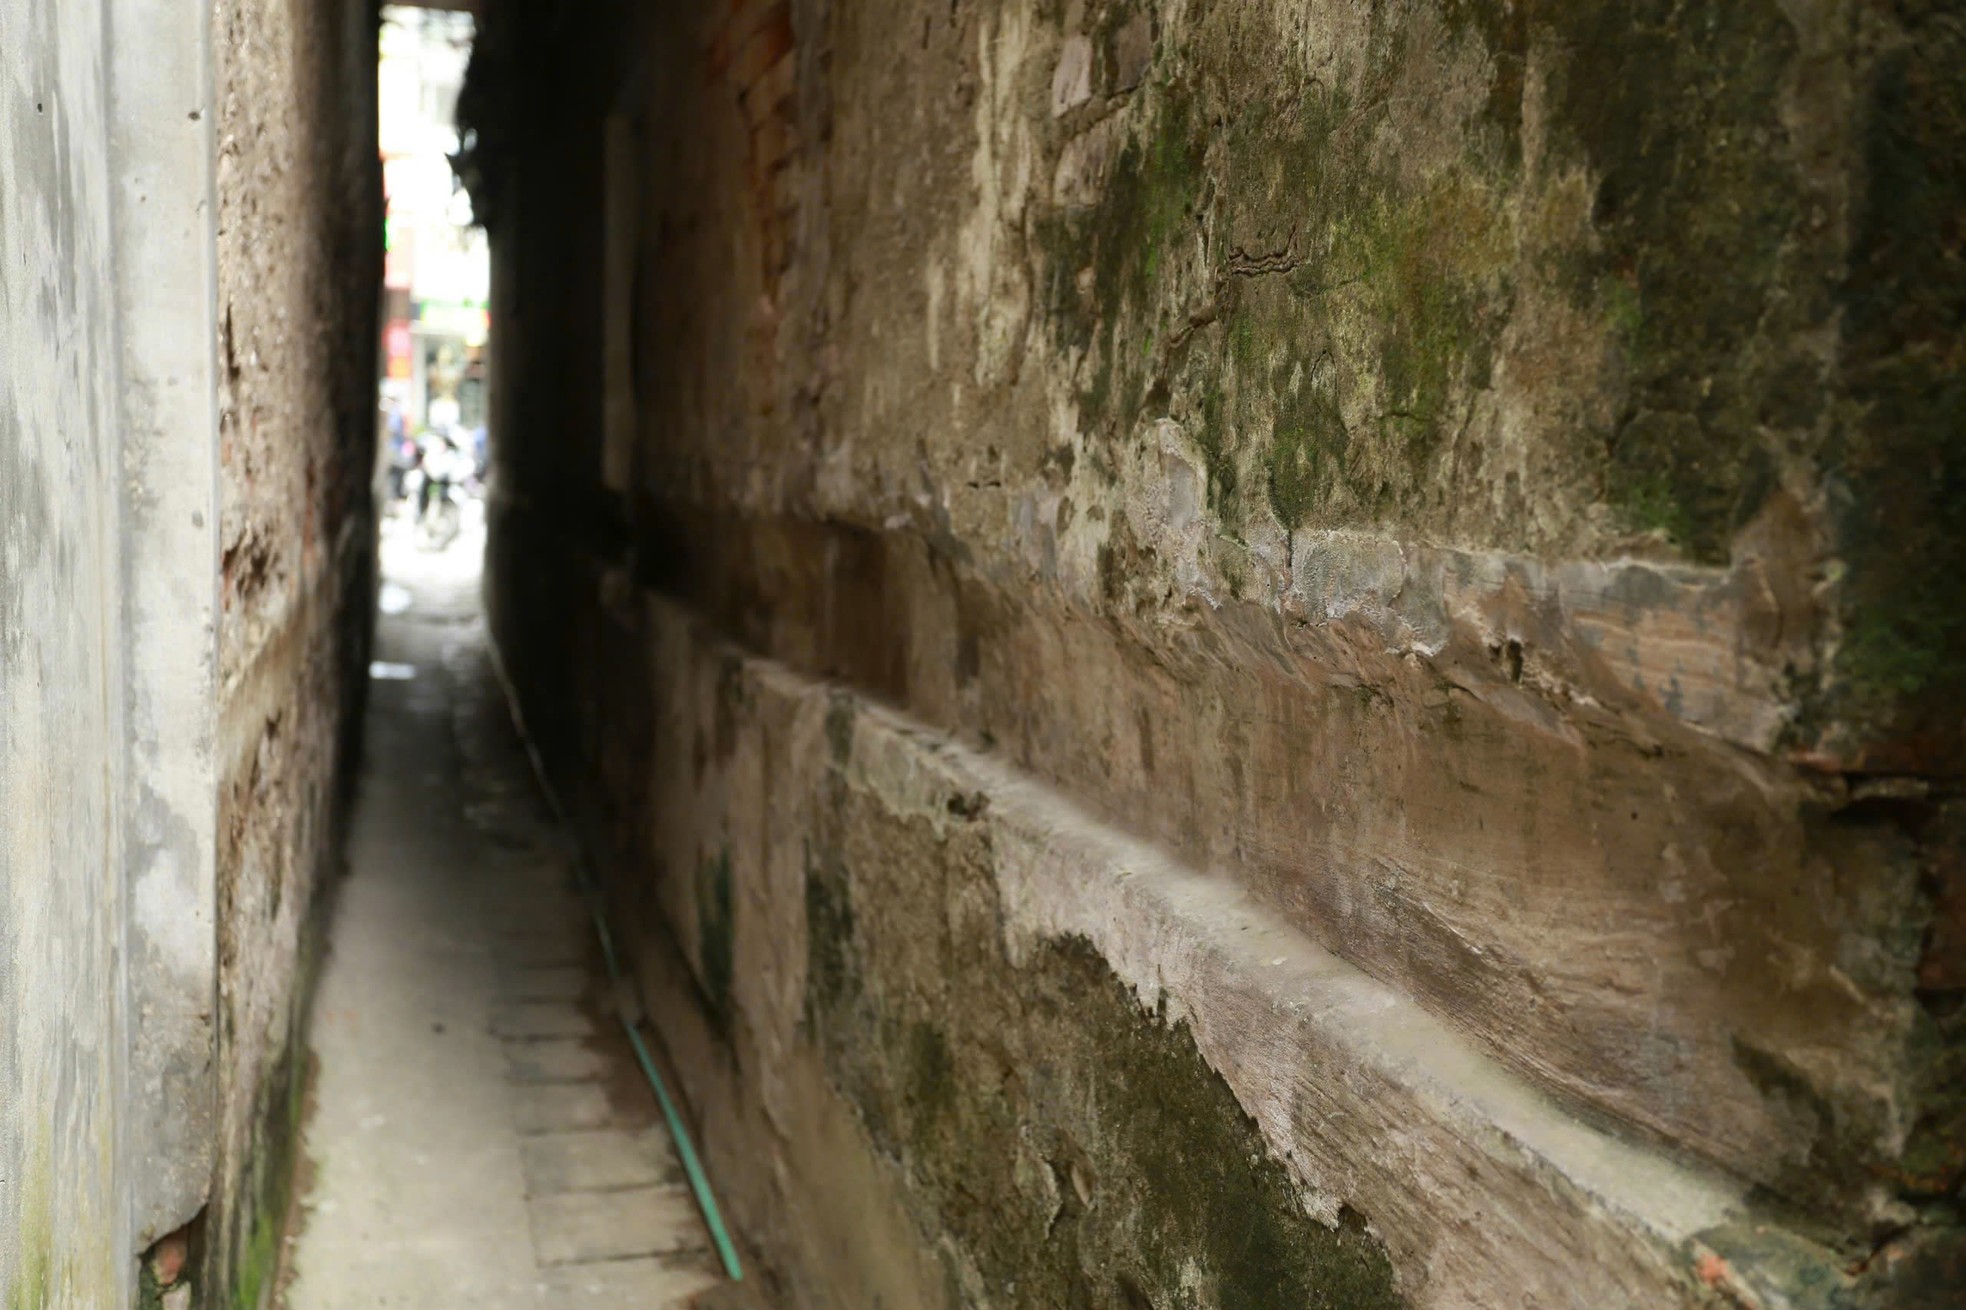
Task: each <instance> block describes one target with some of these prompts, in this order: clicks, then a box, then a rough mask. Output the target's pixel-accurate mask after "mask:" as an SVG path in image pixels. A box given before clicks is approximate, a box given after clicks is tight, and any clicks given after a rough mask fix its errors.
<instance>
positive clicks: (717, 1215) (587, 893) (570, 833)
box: [485, 633, 744, 1282]
mask: <svg viewBox="0 0 1966 1310" xmlns="http://www.w3.org/2000/svg"><path fill="white" fill-rule="evenodd" d="M485 649H486V651H487V652H489V654H490V655H491V664H492V671H493V672H494V673H495V674H496V675H497V677H498V685H499V688H500V690H501V691H503V693H504V695H505V708H506V711H507V712H508V713H509V714H511V716H512V727H513V729H514V730H515V731H517V732H518V734H519V741H520V743H521V744H523V745H524V746H525V748H526V759H527V760H528V761H530V762H531V764H532V772H533V777H534V778H536V779H537V780H538V782H539V790H540V793H541V794H542V795H544V796H545V797H546V804H547V805H548V806H549V807H550V808H551V809H552V811H553V817H554V819H555V820H556V821H557V822H558V823H559V825H560V828H561V830H562V831H563V832H564V833H565V834H566V836H567V839H568V840H569V841H570V842H572V844H573V848H574V851H575V856H574V871H575V875H576V876H577V877H578V878H579V880H580V894H581V896H582V898H583V899H585V900H586V902H587V912H588V914H589V915H591V916H592V917H593V920H594V932H595V934H596V935H597V936H598V937H599V938H600V939H601V958H602V959H603V960H604V961H605V962H606V964H607V969H608V983H609V990H610V991H612V992H613V994H614V1009H615V1014H616V1016H617V1017H618V1018H619V1019H620V1020H621V1027H622V1030H623V1031H624V1032H626V1033H627V1034H628V1041H629V1044H630V1045H632V1046H633V1047H634V1048H635V1059H636V1061H637V1062H638V1063H639V1064H640V1065H641V1066H642V1072H643V1073H644V1074H646V1075H647V1076H648V1080H649V1086H650V1087H651V1088H653V1089H654V1090H655V1099H656V1101H657V1103H659V1104H660V1105H661V1106H662V1117H663V1119H664V1120H666V1121H667V1122H668V1125H669V1137H670V1140H672V1141H673V1142H675V1144H676V1155H677V1157H678V1158H679V1159H681V1160H682V1162H683V1173H684V1174H685V1175H687V1176H688V1178H689V1189H690V1191H691V1192H692V1193H694V1194H695V1196H696V1205H697V1208H698V1209H699V1210H701V1211H702V1212H703V1223H704V1226H705V1227H707V1228H708V1229H709V1230H710V1240H711V1241H712V1242H714V1243H716V1246H717V1255H718V1257H719V1258H720V1259H721V1260H722V1261H723V1264H724V1272H725V1273H726V1274H728V1275H729V1276H730V1279H731V1281H732V1282H741V1281H743V1278H744V1266H743V1264H742V1263H741V1262H740V1261H739V1260H738V1258H737V1246H736V1244H735V1243H734V1242H732V1241H731V1238H730V1230H729V1229H727V1228H725V1227H724V1217H723V1212H722V1211H721V1210H719V1209H718V1208H717V1198H716V1195H715V1193H713V1192H712V1191H711V1190H710V1178H709V1175H707V1174H706V1173H704V1171H703V1163H702V1161H700V1160H699V1159H697V1156H696V1146H695V1144H694V1143H692V1142H691V1141H690V1136H689V1129H688V1128H686V1127H684V1126H683V1116H682V1114H681V1112H680V1111H678V1110H677V1109H676V1102H675V1100H674V1099H673V1098H672V1097H671V1096H670V1095H669V1087H668V1085H667V1084H666V1083H664V1082H663V1080H662V1074H661V1072H660V1071H659V1070H657V1068H656V1067H655V1057H654V1056H653V1055H651V1054H650V1053H649V1048H648V1043H647V1042H645V1041H643V1040H642V1033H641V1025H642V1023H643V1022H644V1021H645V1020H644V1016H643V1014H642V1005H641V1001H640V999H639V998H638V997H637V996H636V994H635V985H634V983H633V982H632V981H631V980H630V979H629V978H628V977H627V975H626V974H624V973H623V972H622V969H621V961H620V960H619V959H618V958H617V957H616V955H615V952H614V935H613V934H612V933H610V932H609V931H608V916H607V908H606V905H605V902H604V901H603V898H602V896H601V889H600V882H599V880H598V879H597V878H596V877H595V876H594V870H593V868H592V866H591V865H590V864H589V863H588V859H587V852H586V850H585V848H584V847H582V846H581V844H580V842H579V840H578V838H577V836H576V835H575V829H574V826H573V821H572V818H571V816H570V815H569V814H568V813H567V808H566V806H565V805H563V804H561V803H560V794H559V793H558V792H557V791H555V790H554V789H553V783H552V780H551V779H550V778H548V777H547V775H546V762H545V760H543V759H542V758H540V754H539V748H538V746H536V745H535V744H534V743H533V738H532V733H531V732H529V731H527V729H526V715H525V711H524V710H522V709H521V708H520V707H519V695H518V690H517V689H516V688H515V687H513V685H512V680H511V678H509V677H507V676H506V672H505V660H504V658H503V657H502V656H501V655H500V654H499V650H498V643H497V642H496V641H494V640H492V639H491V637H490V634H489V633H487V635H486V639H485Z"/></svg>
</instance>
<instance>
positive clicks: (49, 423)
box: [0, 0, 134, 1310]
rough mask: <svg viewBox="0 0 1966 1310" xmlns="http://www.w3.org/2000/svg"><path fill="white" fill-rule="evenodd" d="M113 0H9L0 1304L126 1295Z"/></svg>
mask: <svg viewBox="0 0 1966 1310" xmlns="http://www.w3.org/2000/svg"><path fill="white" fill-rule="evenodd" d="M103 8H104V7H103V6H102V5H99V4H89V3H84V4H78V5H75V6H73V7H72V8H70V7H64V9H63V10H62V12H61V13H60V15H59V16H58V15H57V14H56V13H55V11H54V10H53V9H52V8H51V7H50V6H46V5H41V4H33V3H26V2H16V0H6V3H4V4H0V179H4V181H0V1016H4V1018H0V1305H5V1306H7V1307H9V1310H13V1308H14V1307H23V1308H24V1307H36V1308H38V1307H41V1306H49V1307H63V1308H64V1310H66V1308H69V1307H73V1308H74V1310H83V1308H84V1307H95V1306H111V1305H121V1304H124V1303H126V1302H127V1300H128V1295H129V1287H130V1275H131V1271H132V1270H133V1268H134V1261H133V1259H132V1258H131V1256H130V1253H129V1252H128V1250H127V1243H128V1240H129V1233H128V1223H127V1220H126V1217H125V1211H124V1209H123V1205H124V1194H123V1191H122V1184H123V1182H124V1175H123V1173H122V1170H121V1152H122V1147H123V1143H122V1141H121V1140H120V1134H119V1132H118V1118H117V1110H118V1107H119V1105H120V1100H121V1095H122V1080H123V1077H124V1071H125V1063H124V1055H123V1050H124V1040H125V1025H124V1017H123V1004H122V1002H123V987H122V973H121V963H120V959H119V952H118V945H119V943H120V941H121V939H122V935H123V931H124V913H123V888H122V867H121V860H122V843H121V839H120V836H121V834H120V829H119V827H118V816H119V804H118V802H119V789H120V785H121V781H122V775H121V771H120V770H121V764H122V761H121V758H120V753H119V752H118V751H117V750H116V749H115V746H116V744H117V743H118V742H119V740H120V736H121V732H122V723H121V717H120V706H121V702H120V697H119V696H118V695H117V689H118V687H119V685H120V683H119V679H120V673H121V670H120V663H119V655H118V653H119V649H120V643H119V623H118V605H117V594H118V586H119V569H118V553H119V552H118V540H117V535H116V534H117V515H116V495H115V489H116V485H117V472H118V445H117V404H116V401H117V397H116V373H115V369H114V359H115V349H116V339H115V329H116V324H115V317H114V305H113V300H112V294H111V288H112V282H111V270H112V250H111V241H110V205H109V194H110V180H111V176H110V168H109V164H108V157H107V151H106V144H107V139H106V136H105V125H106V121H107V119H106V115H107V86H106V70H105V67H104V65H105V61H106V49H107V46H106V42H105V39H104V37H105V33H104V30H103V21H102V20H103Z"/></svg>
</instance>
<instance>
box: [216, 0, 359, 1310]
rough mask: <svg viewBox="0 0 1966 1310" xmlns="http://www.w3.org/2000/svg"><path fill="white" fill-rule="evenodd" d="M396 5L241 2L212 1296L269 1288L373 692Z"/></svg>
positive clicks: (227, 211) (227, 192)
mask: <svg viewBox="0 0 1966 1310" xmlns="http://www.w3.org/2000/svg"><path fill="white" fill-rule="evenodd" d="M376 24H377V10H376V8H375V7H374V5H373V4H371V3H370V2H369V0H220V2H219V3H218V4H216V5H215V6H214V8H213V46H214V61H215V73H214V76H215V82H216V97H215V103H216V107H217V125H216V126H217V133H218V172H217V178H218V210H217V213H218V326H219V340H218V353H219V365H220V375H219V392H218V394H219V443H220V491H221V500H222V514H221V521H220V530H219V548H220V574H221V577H220V597H221V605H222V619H221V629H220V631H221V640H220V643H219V691H218V696H219V706H218V713H219V725H218V740H219V776H218V788H219V791H218V796H219V827H218V841H219V847H218V901H219V904H218V949H219V970H218V1037H219V1061H220V1068H221V1071H222V1085H223V1088H224V1096H223V1100H222V1103H221V1107H220V1125H219V1140H218V1164H217V1179H216V1182H215V1197H216V1200H217V1204H216V1206H215V1209H214V1211H213V1213H212V1215H211V1216H210V1217H209V1219H208V1221H207V1224H206V1232H205V1236H206V1242H207V1255H206V1259H205V1266H206V1280H207V1285H208V1293H207V1295H208V1297H209V1298H210V1299H211V1300H212V1303H213V1304H231V1305H237V1306H241V1307H249V1308H250V1307H257V1306H258V1305H260V1304H263V1302H264V1297H265V1294H266V1293H267V1292H268V1291H270V1274H271V1272H272V1269H273V1265H274V1259H275V1255H276V1251H277V1244H278V1241H279V1235H280V1231H281V1224H282V1222H283V1217H284V1203H285V1200H286V1194H287V1185H288V1179H289V1175H290V1171H291V1168H292V1163H293V1156H292V1153H293V1151H294V1150H296V1149H297V1147H298V1142H297V1138H296V1127H297V1116H298V1111H299V1106H300V1103H301V1096H302V1089H303V1087H304V1083H305V1068H304V1045H303V1044H302V1042H301V1041H300V1037H301V1034H300V1032H299V1023H300V1020H301V1017H302V1015H303V1014H304V1003H305V999H306V996H307V993H308V990H309V985H310V982H311V977H312V972H313V956H314V953H315V952H316V951H317V949H318V937H317V932H316V930H317V928H318V926H319V923H320V913H319V911H320V910H321V908H322V897H323V894H324V893H325V892H326V891H327V890H328V889H329V886H330V882H331V877H332V873H333V869H334V865H335V861H336V859H337V858H338V857H337V855H336V851H335V832H336V819H337V814H338V808H339V804H340V802H341V801H342V800H343V799H345V794H344V791H343V789H342V787H343V784H345V783H347V782H348V781H349V777H350V774H349V769H350V766H351V765H352V762H353V761H352V759H351V754H352V742H351V739H350V738H349V735H348V734H349V732H350V730H351V729H352V728H353V726H354V725H355V724H357V723H359V720H360V710H361V695H362V689H363V688H364V687H365V686H366V681H367V654H366V651H367V642H368V625H369V623H370V622H371V617H370V616H371V614H372V610H373V594H374V569H375V517H374V502H373V499H372V493H371V489H370V488H371V483H372V479H373V475H374V462H373V461H374V452H375V429H374V406H375V397H374V378H375V361H376V349H377V347H376V344H375V343H376V333H377V319H376V314H377V308H376V299H375V297H376V295H377V287H378V286H379V284H380V280H381V207H380V202H381V180H380V166H379V164H378V162H377V155H376V147H375V141H376V123H375V59H376V33H377V26H376Z"/></svg>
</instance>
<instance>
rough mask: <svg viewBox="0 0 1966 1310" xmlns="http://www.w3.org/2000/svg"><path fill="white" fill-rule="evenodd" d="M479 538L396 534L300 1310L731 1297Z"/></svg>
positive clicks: (327, 973) (492, 1308) (640, 1304)
mask: <svg viewBox="0 0 1966 1310" xmlns="http://www.w3.org/2000/svg"><path fill="white" fill-rule="evenodd" d="M482 543H483V535H482V529H481V527H480V526H479V524H478V522H477V521H476V518H475V516H474V517H473V521H472V522H470V523H469V524H468V525H467V529H466V531H465V533H464V534H463V535H462V536H461V537H460V538H459V539H458V541H457V542H456V543H454V544H453V546H452V547H451V548H450V549H449V550H447V551H444V552H441V553H428V552H424V551H421V550H418V549H417V548H416V547H415V545H414V544H413V543H412V542H411V540H410V537H409V534H408V533H407V532H404V531H401V530H400V529H399V526H398V525H397V524H394V523H392V524H390V525H388V528H387V530H386V531H385V536H384V549H383V568H384V574H385V578H386V579H387V581H386V585H385V587H384V598H383V599H384V603H383V611H384V612H383V615H382V617H381V619H380V623H379V629H378V634H377V643H376V651H375V659H376V665H375V667H374V670H373V672H374V673H375V675H376V676H375V677H374V679H373V680H372V683H371V700H370V707H369V718H368V725H367V751H366V760H365V766H364V773H363V778H362V787H361V799H360V801H359V803H358V806H357V808H356V811H355V817H354V828H353V832H352V833H351V836H350V842H349V866H350V867H349V874H348V877H347V879H346V881H345V882H344V883H343V884H342V885H341V886H340V888H339V889H338V890H337V892H336V894H335V897H334V905H333V920H332V924H331V928H330V948H329V952H328V956H327V960H326V963H325V965H324V969H323V973H322V977H321V980H320V985H319V990H318V992H317V994H316V998H315V1008H314V1016H313V1029H312V1033H313V1046H314V1056H315V1060H314V1081H313V1109H312V1112H311V1116H310V1119H309V1121H308V1124H307V1127H306V1129H305V1139H304V1141H305V1152H306V1159H307V1164H306V1166H305V1167H304V1177H303V1181H302V1188H303V1191H302V1195H301V1197H300V1205H299V1210H298V1216H297V1220H296V1223H295V1232H294V1234H293V1235H292V1236H290V1237H289V1238H288V1243H289V1245H288V1249H287V1261H286V1264H287V1268H288V1280H287V1285H286V1287H285V1288H284V1292H283V1294H284V1298H285V1306H286V1307H287V1310H354V1308H355V1307H362V1308H363V1310H368V1308H370V1307H385V1306H387V1307H404V1308H406V1310H450V1308H451V1307H457V1308H458V1310H463V1308H464V1307H470V1308H472V1310H544V1308H545V1307H553V1308H554V1310H628V1308H629V1307H633V1308H634V1310H658V1308H660V1307H667V1306H683V1305H687V1304H689V1302H690V1298H691V1297H692V1296H694V1295H695V1294H696V1293H698V1292H701V1291H703V1290H705V1289H706V1288H709V1287H711V1286H713V1285H714V1284H715V1283H716V1282H717V1281H718V1276H717V1272H716V1270H717V1266H716V1264H715V1259H714V1256H713V1255H712V1254H711V1253H710V1250H709V1246H708V1239H707V1236H706V1234H705V1231H704V1228H703V1225H702V1223H701V1220H700V1219H699V1217H698V1215H697V1212H696V1209H695V1207H694V1204H693V1202H692V1199H691V1195H690V1193H689V1191H688V1189H687V1187H686V1186H685V1185H684V1183H683V1179H682V1174H681V1171H680V1169H679V1168H678V1166H677V1163H676V1159H675V1155H674V1151H673V1148H672V1147H671V1145H670V1143H669V1141H668V1138H667V1137H666V1135H665V1134H664V1132H663V1130H662V1127H661V1120H660V1117H659V1113H658V1110H657V1108H656V1105H655V1102H654V1098H653V1096H652V1095H651V1093H650V1091H649V1089H648V1087H647V1084H646V1083H645V1082H643V1081H642V1077H641V1074H640V1072H639V1071H638V1069H637V1068H636V1066H635V1063H634V1058H633V1055H632V1052H631V1051H630V1049H629V1048H628V1046H627V1044H626V1042H625V1040H624V1039H623V1038H622V1036H621V1033H620V1029H619V1027H618V1025H617V1024H616V1022H615V1020H614V1019H613V1017H612V1015H611V1013H610V1012H609V1010H608V1009H607V1008H606V998H607V996H608V991H607V988H606V985H605V983H604V981H603V977H604V975H603V973H602V970H601V963H600V959H599V955H598V951H597V949H596V946H595V938H594V931H593V928H592V925H591V923H590V922H589V920H588V918H587V916H586V913H585V911H584V909H583V908H582V905H581V902H580V899H579V896H578V894H577V892H576V889H575V884H574V882H573V879H572V868H573V863H572V856H571V852H570V849H569V848H568V847H567V845H566V843H565V841H564V838H563V836H562V834H561V833H560V832H559V831H558V829H557V828H556V827H555V825H554V823H553V821H552V819H551V817H550V812H549V811H548V810H547V809H546V808H545V806H544V804H543V801H542V799H541V797H540V796H539V794H538V793H537V791H536V789H535V788H534V785H533V781H532V778H531V776H530V774H529V772H528V769H527V762H526V756H525V754H524V751H523V747H522V746H521V744H520V742H519V740H518V738H517V735H516V734H515V733H514V731H513V730H512V727H511V723H510V720H509V718H508V717H507V715H506V710H505V706H504V702H503V699H502V696H501V694H500V692H499V688H498V685H497V682H496V679H495V677H494V676H493V673H492V666H491V663H490V660H489V657H488V654H487V651H486V646H485V633H484V625H483V622H482V619H481V617H480V614H479V609H478V599H477V597H478V565H477V561H478V559H479V556H480V553H481V547H482Z"/></svg>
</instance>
